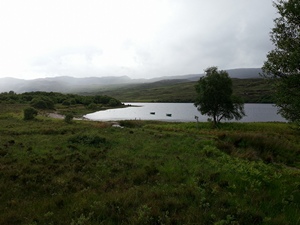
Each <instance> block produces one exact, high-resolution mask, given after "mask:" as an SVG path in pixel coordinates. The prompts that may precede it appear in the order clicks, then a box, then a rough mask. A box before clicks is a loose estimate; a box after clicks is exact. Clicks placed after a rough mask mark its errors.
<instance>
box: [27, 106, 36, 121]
mask: <svg viewBox="0 0 300 225" xmlns="http://www.w3.org/2000/svg"><path fill="white" fill-rule="evenodd" d="M23 112H24V120H33V119H34V118H35V117H36V116H37V114H38V111H37V110H36V109H34V108H32V107H27V108H25V109H24V111H23Z"/></svg>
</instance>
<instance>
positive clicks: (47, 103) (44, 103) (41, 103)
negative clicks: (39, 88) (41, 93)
mask: <svg viewBox="0 0 300 225" xmlns="http://www.w3.org/2000/svg"><path fill="white" fill-rule="evenodd" d="M30 105H31V106H32V107H34V108H36V109H54V102H53V101H52V100H51V99H50V98H47V97H41V98H40V97H38V98H34V99H32V100H31V102H30Z"/></svg>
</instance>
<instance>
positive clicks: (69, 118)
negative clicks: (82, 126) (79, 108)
mask: <svg viewBox="0 0 300 225" xmlns="http://www.w3.org/2000/svg"><path fill="white" fill-rule="evenodd" d="M73 118H74V116H73V114H71V113H68V114H66V115H65V119H64V120H65V122H66V123H72V121H73Z"/></svg>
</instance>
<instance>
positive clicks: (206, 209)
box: [0, 105, 300, 225]
mask: <svg viewBox="0 0 300 225" xmlns="http://www.w3.org/2000/svg"><path fill="white" fill-rule="evenodd" d="M22 108H23V106H18V105H15V107H14V108H11V109H8V108H6V109H4V108H3V107H1V109H0V124H1V126H0V224H27V225H29V224H293V225H294V224H300V216H299V215H300V151H299V149H300V148H299V147H300V141H299V138H298V137H299V132H298V131H296V130H293V129H291V128H290V126H289V125H288V124H284V123H226V124H222V125H221V126H220V128H219V129H212V128H211V125H210V124H209V123H199V125H198V128H197V126H196V123H165V122H158V121H122V122H121V125H122V126H124V128H113V127H111V124H110V123H104V122H91V121H73V122H72V123H70V124H67V123H65V122H64V121H63V120H56V119H51V118H46V117H43V116H38V117H37V118H36V119H35V120H32V121H24V120H23V119H22V113H21V112H22V111H21V109H22Z"/></svg>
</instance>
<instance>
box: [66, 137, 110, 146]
mask: <svg viewBox="0 0 300 225" xmlns="http://www.w3.org/2000/svg"><path fill="white" fill-rule="evenodd" d="M69 142H70V143H72V144H75V143H77V144H83V145H91V146H99V145H100V144H104V143H106V138H104V137H100V136H98V135H87V134H78V135H74V136H73V137H70V138H69Z"/></svg>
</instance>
